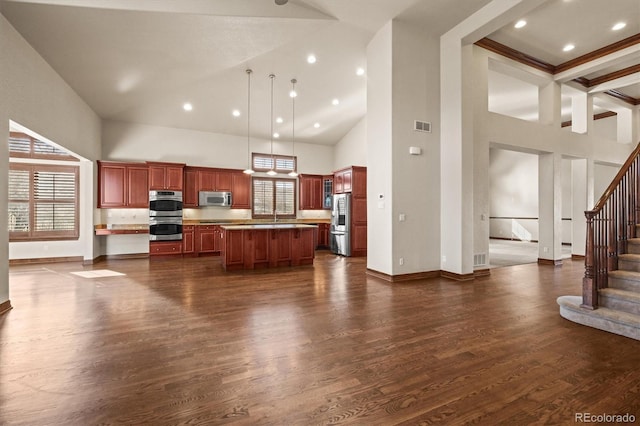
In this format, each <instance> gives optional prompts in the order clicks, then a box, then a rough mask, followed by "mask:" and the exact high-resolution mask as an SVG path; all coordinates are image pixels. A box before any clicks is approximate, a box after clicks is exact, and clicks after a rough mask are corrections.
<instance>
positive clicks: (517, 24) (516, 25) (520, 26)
mask: <svg viewBox="0 0 640 426" xmlns="http://www.w3.org/2000/svg"><path fill="white" fill-rule="evenodd" d="M525 25H527V21H525V20H524V19H521V20H519V21H518V22H516V24H515V25H514V27H516V28H522V27H524V26H525Z"/></svg>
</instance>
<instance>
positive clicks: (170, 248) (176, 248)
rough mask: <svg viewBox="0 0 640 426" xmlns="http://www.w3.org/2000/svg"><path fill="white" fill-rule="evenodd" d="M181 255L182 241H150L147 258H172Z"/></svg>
mask: <svg viewBox="0 0 640 426" xmlns="http://www.w3.org/2000/svg"><path fill="white" fill-rule="evenodd" d="M181 254H182V241H150V242H149V256H173V255H181Z"/></svg>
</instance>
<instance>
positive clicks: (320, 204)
mask: <svg viewBox="0 0 640 426" xmlns="http://www.w3.org/2000/svg"><path fill="white" fill-rule="evenodd" d="M298 184H299V197H298V198H299V199H300V206H299V208H300V210H322V209H323V208H324V192H323V176H321V175H304V174H301V175H299V176H298Z"/></svg>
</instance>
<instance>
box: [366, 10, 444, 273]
mask: <svg viewBox="0 0 640 426" xmlns="http://www.w3.org/2000/svg"><path fill="white" fill-rule="evenodd" d="M424 30H425V29H424V28H418V27H415V26H413V25H410V24H407V23H404V22H402V21H398V20H394V21H393V40H392V41H393V93H392V97H393V139H392V141H389V142H390V143H391V145H392V153H393V154H392V158H391V166H392V175H391V176H390V178H391V180H392V202H393V204H392V209H391V223H392V226H393V228H392V241H393V253H392V259H393V268H392V274H393V275H398V274H411V273H417V272H424V271H437V270H439V269H440V143H439V142H440V126H439V125H438V123H440V84H439V83H440V63H439V61H438V60H437V58H438V57H439V53H440V43H439V39H438V38H434V37H429V36H428V35H427V33H426V32H424ZM414 120H420V121H427V122H431V123H432V131H431V133H423V132H416V131H414V130H413V126H414ZM410 147H417V148H419V149H420V150H421V154H420V155H411V154H410V153H409V148H410ZM387 161H389V160H387ZM373 173H375V172H373ZM374 194H375V191H374ZM400 215H404V216H405V221H400V220H399V218H400ZM374 232H375V229H374ZM400 259H403V265H400V262H399V260H400Z"/></svg>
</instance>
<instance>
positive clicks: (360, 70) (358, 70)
mask: <svg viewBox="0 0 640 426" xmlns="http://www.w3.org/2000/svg"><path fill="white" fill-rule="evenodd" d="M356 74H357V75H364V68H362V67H360V68H358V69H357V70H356Z"/></svg>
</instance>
